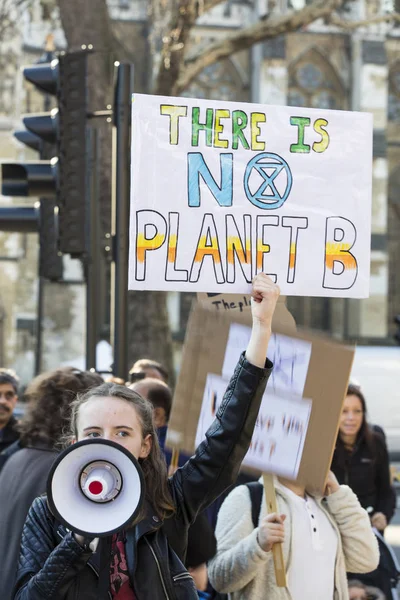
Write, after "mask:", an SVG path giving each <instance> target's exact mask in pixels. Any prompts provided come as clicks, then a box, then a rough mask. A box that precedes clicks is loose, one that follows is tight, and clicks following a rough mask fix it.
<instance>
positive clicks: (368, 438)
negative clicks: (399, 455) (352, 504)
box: [331, 385, 395, 531]
mask: <svg viewBox="0 0 400 600" xmlns="http://www.w3.org/2000/svg"><path fill="white" fill-rule="evenodd" d="M366 413H367V409H366V402H365V398H364V395H363V394H362V392H361V390H360V388H359V387H358V386H356V385H349V388H348V390H347V396H346V399H345V402H344V406H343V411H342V416H341V421H340V425H339V434H338V438H337V442H336V448H335V452H334V455H333V461H332V467H331V469H332V471H333V472H334V474H335V475H336V477H337V479H338V481H339V483H341V484H346V485H348V486H350V487H351V489H352V490H353V492H354V493H355V494H356V495H357V497H358V499H359V501H360V504H361V506H362V507H363V508H365V509H366V510H367V512H368V513H369V514H370V517H371V523H372V525H373V526H374V527H376V528H377V529H378V530H379V531H383V530H384V529H385V527H386V526H387V524H388V523H389V521H390V519H391V518H392V516H393V513H394V509H395V506H394V502H393V490H392V486H391V481H390V470H389V457H388V452H387V448H386V443H385V439H384V436H383V435H382V434H381V433H380V432H379V431H377V430H374V429H373V428H372V427H370V426H369V425H368V422H367V418H366Z"/></svg>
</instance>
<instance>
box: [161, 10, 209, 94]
mask: <svg viewBox="0 0 400 600" xmlns="http://www.w3.org/2000/svg"><path fill="white" fill-rule="evenodd" d="M169 4H170V18H169V23H168V27H167V31H166V33H165V34H164V35H163V37H162V44H163V45H162V51H161V62H160V65H159V71H158V77H157V82H156V93H157V94H168V92H169V90H170V89H171V82H175V81H176V80H177V79H178V77H179V74H180V71H181V69H182V67H183V65H184V53H185V51H186V44H187V42H188V39H189V35H190V32H191V30H192V28H193V27H194V25H195V23H196V20H197V19H198V17H199V10H200V8H201V6H200V5H201V3H199V2H198V1H197V0H170V3H169Z"/></svg>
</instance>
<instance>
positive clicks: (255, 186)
mask: <svg viewBox="0 0 400 600" xmlns="http://www.w3.org/2000/svg"><path fill="white" fill-rule="evenodd" d="M371 167H372V116H371V115H370V114H366V113H356V112H345V111H329V110H325V109H311V108H295V107H285V106H268V105H260V104H245V103H233V102H222V101H215V100H196V99H189V98H173V97H162V96H147V95H141V94H135V95H134V97H133V112H132V200H131V217H130V263H129V288H130V289H133V290H174V291H190V292H211V293H217V292H218V293H238V294H248V293H249V292H250V289H251V281H252V278H253V277H254V275H255V274H256V273H258V272H260V271H263V272H265V273H268V274H269V275H271V276H272V277H273V278H274V279H275V280H276V281H277V283H278V284H279V285H280V287H281V290H282V293H283V294H285V295H302V296H332V297H354V298H362V297H366V296H368V293H369V263H370V237H371V187H372V185H371V184H372V168H371Z"/></svg>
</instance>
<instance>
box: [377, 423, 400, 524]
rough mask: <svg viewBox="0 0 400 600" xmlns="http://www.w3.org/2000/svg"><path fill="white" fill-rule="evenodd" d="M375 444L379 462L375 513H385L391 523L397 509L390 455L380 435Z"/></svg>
mask: <svg viewBox="0 0 400 600" xmlns="http://www.w3.org/2000/svg"><path fill="white" fill-rule="evenodd" d="M375 443H376V462H377V464H376V478H375V486H376V493H377V502H376V506H375V507H374V509H375V512H381V513H383V514H384V515H385V517H386V519H387V522H388V523H389V521H390V519H391V518H392V517H393V514H394V511H395V507H396V502H395V500H394V497H393V488H392V485H391V481H390V470H389V455H388V451H387V447H386V443H385V442H384V441H383V440H382V439H381V438H380V437H379V436H378V435H375Z"/></svg>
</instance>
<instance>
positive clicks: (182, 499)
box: [14, 355, 272, 600]
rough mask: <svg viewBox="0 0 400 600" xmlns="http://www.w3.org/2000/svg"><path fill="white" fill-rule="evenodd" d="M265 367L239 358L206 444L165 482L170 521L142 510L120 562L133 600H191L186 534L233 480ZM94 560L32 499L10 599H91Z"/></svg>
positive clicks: (94, 599) (253, 419)
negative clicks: (171, 513) (172, 511)
mask: <svg viewBox="0 0 400 600" xmlns="http://www.w3.org/2000/svg"><path fill="white" fill-rule="evenodd" d="M271 369H272V365H271V363H270V362H269V361H267V364H266V368H265V369H260V368H258V367H255V366H253V365H251V364H250V363H249V362H248V361H247V360H246V359H245V357H244V355H242V357H241V359H240V361H239V363H238V365H237V367H236V369H235V373H234V375H233V376H232V379H231V381H230V384H229V386H228V389H227V391H226V393H225V396H224V400H223V402H222V404H221V406H220V408H219V410H218V413H217V415H216V418H215V420H214V422H213V424H212V425H211V427H210V428H209V430H208V432H207V438H206V440H205V441H204V442H202V443H201V444H200V446H199V447H198V448H197V450H196V453H195V455H194V456H193V457H192V458H190V459H189V460H188V462H187V463H186V464H185V465H184V466H183V467H181V468H180V469H178V471H177V472H176V473H175V475H174V476H173V477H171V478H170V480H169V482H170V490H171V493H172V497H173V499H174V502H175V506H176V513H175V515H174V516H173V517H172V518H170V519H168V520H166V521H164V522H162V521H160V520H159V519H158V518H157V516H155V515H153V514H152V512H151V509H150V507H148V513H147V516H146V518H145V519H143V520H142V521H141V522H140V523H139V524H138V525H136V526H135V527H133V528H131V529H129V530H128V531H127V534H126V544H125V551H126V558H127V563H128V569H129V574H130V580H131V584H132V586H133V589H134V593H135V595H136V599H137V600H195V599H196V600H197V599H198V596H197V593H196V590H195V586H194V583H193V580H192V578H191V576H190V575H189V573H188V572H187V571H186V569H185V567H184V566H183V561H184V558H185V553H186V546H187V530H188V527H189V525H190V524H191V523H192V522H193V521H194V519H195V517H196V515H197V513H198V512H199V511H201V510H204V509H205V508H206V507H207V506H209V505H210V504H211V503H212V502H213V501H214V500H215V499H216V498H217V497H218V496H219V495H220V494H221V493H222V492H223V491H224V490H225V489H226V488H227V487H228V486H229V485H231V484H232V483H233V482H234V480H235V479H236V477H237V474H238V470H239V467H240V464H241V462H242V460H243V458H244V456H245V454H246V452H247V450H248V447H249V444H250V440H251V437H252V434H253V429H254V426H255V422H256V418H257V414H258V410H259V407H260V403H261V399H262V395H263V393H264V389H265V385H266V382H267V379H268V376H269V374H270V372H271ZM97 561H98V556H97V554H96V553H95V554H92V553H91V551H87V550H84V549H83V548H81V546H80V545H79V544H78V543H77V542H76V541H75V539H74V537H73V535H72V533H71V532H67V531H66V530H65V528H63V527H62V526H61V525H58V524H57V523H56V522H55V520H54V517H53V516H52V515H51V513H50V511H49V509H48V506H47V502H46V498H45V497H41V498H37V499H36V500H35V502H34V503H33V505H32V507H31V509H30V512H29V514H28V517H27V521H26V523H25V527H24V531H23V535H22V544H21V554H20V559H19V566H18V574H17V584H16V587H15V594H14V598H15V600H99V598H98V586H97V580H98V568H99V566H98V564H97Z"/></svg>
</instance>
